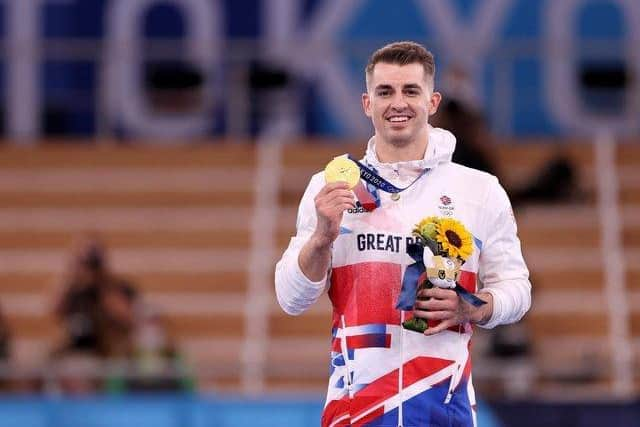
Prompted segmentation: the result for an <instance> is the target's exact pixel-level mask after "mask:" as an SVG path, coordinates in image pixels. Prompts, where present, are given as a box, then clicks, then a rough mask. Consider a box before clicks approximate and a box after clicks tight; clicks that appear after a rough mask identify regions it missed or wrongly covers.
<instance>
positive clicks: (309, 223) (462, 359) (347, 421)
mask: <svg viewBox="0 0 640 427" xmlns="http://www.w3.org/2000/svg"><path fill="white" fill-rule="evenodd" d="M434 75H435V65H434V60H433V56H432V55H431V53H429V52H428V51H427V50H426V49H425V48H424V47H423V46H421V45H419V44H417V43H413V42H398V43H392V44H390V45H387V46H384V47H383V48H381V49H379V50H378V51H376V52H374V54H373V55H372V57H371V59H370V61H369V63H368V64H367V67H366V85H367V92H366V93H365V94H363V95H362V106H363V108H364V112H365V114H366V115H367V116H368V117H370V118H371V121H372V122H373V127H374V129H375V134H374V136H373V137H372V138H371V139H370V140H369V143H368V146H367V151H366V154H365V156H364V158H363V159H362V161H361V162H359V163H357V164H356V165H357V167H359V168H360V169H361V178H362V181H361V182H360V183H359V184H358V185H356V187H355V188H353V192H352V191H351V190H350V186H349V185H348V184H347V183H345V182H329V183H327V182H326V181H325V176H324V175H323V174H322V173H319V174H316V175H314V176H313V178H312V179H311V182H310V183H309V186H308V187H307V190H306V191H305V194H304V196H303V197H302V201H301V202H300V207H299V211H298V221H297V234H296V236H295V237H293V238H292V239H291V242H290V243H289V247H288V248H287V250H286V251H285V253H284V254H283V256H282V259H281V260H280V261H279V262H278V264H277V266H276V273H275V283H276V294H277V297H278V302H279V303H280V306H281V307H282V308H283V310H285V311H286V312H287V313H289V314H292V315H297V314H300V313H302V312H304V311H305V310H306V309H307V308H308V307H310V306H311V305H312V304H313V303H314V302H315V301H316V300H317V299H318V298H319V297H320V296H321V294H322V293H323V292H324V291H325V290H328V295H329V298H330V299H331V303H332V305H333V325H332V338H333V339H332V345H331V368H330V377H329V386H328V391H327V401H326V404H325V408H324V412H323V415H322V425H323V426H351V425H367V426H403V427H417V426H473V425H475V412H474V411H475V409H474V408H475V397H474V392H473V386H472V383H471V360H470V355H469V347H470V340H471V335H472V324H478V325H479V326H481V327H485V328H492V327H494V326H496V325H499V324H505V323H511V322H515V321H517V320H519V319H520V318H521V317H522V316H523V315H524V314H525V313H526V311H527V310H528V309H529V307H530V304H531V284H530V283H529V279H528V277H529V273H528V270H527V267H526V265H525V263H524V260H523V258H522V252H521V249H520V241H519V239H518V237H517V233H516V224H515V220H514V217H513V213H512V211H511V205H510V203H509V199H508V198H507V195H506V193H505V191H504V190H503V188H502V187H501V186H500V184H499V183H498V180H497V179H496V178H495V177H494V176H492V175H489V174H487V173H484V172H480V171H478V170H475V169H470V168H467V167H464V166H461V165H458V164H455V163H453V162H452V161H451V157H452V155H453V151H454V149H455V138H454V136H453V135H452V134H451V133H450V132H448V131H446V130H444V129H438V128H433V127H431V126H430V125H429V123H428V122H429V116H431V115H433V114H435V113H436V111H437V109H438V104H439V103H440V100H441V95H440V94H439V93H438V92H435V91H434ZM342 160H343V162H344V161H345V159H342ZM354 192H355V194H357V195H358V199H359V200H358V201H356V198H355V196H354ZM361 198H366V199H367V200H368V202H367V203H366V204H365V203H364V202H363V200H360V199H361ZM371 200H373V201H375V203H371V202H370V201H371ZM365 207H366V208H365ZM430 217H437V218H442V219H448V220H450V219H455V220H456V221H457V222H456V223H460V224H462V226H463V227H464V228H465V229H466V230H468V231H469V232H470V233H471V235H472V239H470V240H469V242H471V240H473V247H472V248H466V249H468V250H469V251H470V252H471V254H470V256H469V257H468V259H466V260H465V262H464V263H463V265H462V267H461V271H460V272H459V276H457V277H458V279H457V280H458V284H459V285H460V286H461V287H462V288H464V290H465V291H466V293H467V294H468V295H467V296H469V294H470V295H474V296H475V298H476V299H478V300H477V302H479V304H476V305H474V304H470V303H467V302H466V301H465V299H463V298H461V296H460V295H461V294H460V292H456V291H454V290H452V289H442V288H438V287H434V288H431V289H424V290H421V291H419V292H418V296H420V297H421V299H420V300H417V301H416V302H415V305H413V306H411V305H410V306H409V307H404V306H402V304H400V302H399V298H400V295H401V289H402V288H403V285H404V284H403V277H404V276H405V272H406V270H407V266H409V265H410V264H412V263H413V262H414V259H413V258H412V257H410V256H409V255H408V253H407V247H409V246H410V245H413V244H414V243H415V240H414V239H415V236H413V235H412V230H413V229H414V227H415V226H416V224H418V223H420V222H421V221H424V220H425V219H430ZM449 222H450V221H449ZM444 223H446V221H444V220H443V221H442V222H440V224H444ZM433 232H434V233H437V234H438V236H439V237H438V238H442V239H449V240H448V241H447V244H448V245H454V246H455V245H459V244H460V239H459V238H458V236H457V235H455V231H454V230H452V229H450V230H444V229H443V230H440V229H438V228H436V229H434V230H433ZM451 233H453V234H451ZM453 237H456V238H453ZM469 245H471V243H469ZM458 249H460V248H458ZM425 262H426V258H425ZM467 300H468V299H467ZM411 304H413V303H411ZM399 306H401V307H400V308H398V307H399ZM411 318H417V319H426V321H427V322H428V324H429V327H428V328H427V329H426V330H425V331H424V332H423V333H421V332H416V331H414V330H408V329H405V328H403V326H402V325H403V322H405V321H406V320H409V319H411Z"/></svg>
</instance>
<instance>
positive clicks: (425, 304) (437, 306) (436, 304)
mask: <svg viewBox="0 0 640 427" xmlns="http://www.w3.org/2000/svg"><path fill="white" fill-rule="evenodd" d="M416 307H417V308H420V309H422V310H431V311H438V310H449V311H455V310H456V309H457V308H458V304H456V303H455V301H454V300H450V299H435V298H430V299H429V300H428V301H422V300H417V301H416Z"/></svg>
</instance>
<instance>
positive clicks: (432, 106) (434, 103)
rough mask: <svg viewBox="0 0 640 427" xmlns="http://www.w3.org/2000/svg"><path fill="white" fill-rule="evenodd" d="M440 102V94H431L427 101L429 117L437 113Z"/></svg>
mask: <svg viewBox="0 0 640 427" xmlns="http://www.w3.org/2000/svg"><path fill="white" fill-rule="evenodd" d="M440 101H442V94H440V92H433V93H432V94H431V98H430V99H429V115H430V116H433V115H434V114H435V113H436V112H437V111H438V106H439V105H440Z"/></svg>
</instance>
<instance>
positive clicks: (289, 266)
mask: <svg viewBox="0 0 640 427" xmlns="http://www.w3.org/2000/svg"><path fill="white" fill-rule="evenodd" d="M321 185H322V183H321V182H320V181H319V179H318V178H317V176H314V177H313V178H312V179H311V182H310V183H309V185H308V186H307V189H306V191H305V193H304V195H303V196H302V200H301V202H300V206H299V207H298V219H297V222H296V235H295V236H294V237H292V238H291V241H290V242H289V246H288V247H287V249H286V250H285V252H284V254H283V255H282V258H281V259H280V261H278V263H277V264H276V271H275V284H276V297H277V299H278V303H279V304H280V307H282V309H283V310H284V311H285V312H286V313H287V314H291V315H298V314H301V313H302V312H304V311H305V310H306V309H307V308H309V307H310V306H311V305H312V304H313V303H315V302H316V301H317V300H318V298H319V297H320V295H322V292H324V290H325V289H326V287H327V283H328V280H327V277H328V275H325V277H324V278H323V279H322V280H320V281H318V282H313V281H311V280H309V279H308V278H307V277H306V276H305V275H304V273H303V272H302V270H301V269H300V264H299V263H298V256H299V255H300V250H301V249H302V247H303V246H304V245H305V243H306V242H307V240H308V239H309V237H310V236H311V235H312V234H313V231H314V230H315V227H316V221H317V219H316V210H315V204H314V200H313V199H314V197H315V196H316V194H317V193H318V191H320V186H321Z"/></svg>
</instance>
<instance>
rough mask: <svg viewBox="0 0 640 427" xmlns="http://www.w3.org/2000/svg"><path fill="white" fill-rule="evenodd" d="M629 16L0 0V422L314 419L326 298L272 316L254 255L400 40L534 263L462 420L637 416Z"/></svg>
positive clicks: (361, 134)
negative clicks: (506, 201) (475, 411)
mask: <svg viewBox="0 0 640 427" xmlns="http://www.w3.org/2000/svg"><path fill="white" fill-rule="evenodd" d="M639 28H640V3H639V2H636V1H632V0H626V1H625V0H606V1H605V0H599V1H597V0H558V1H528V0H488V1H475V0H455V1H439V0H415V1H410V0H407V1H396V2H387V1H382V0H368V1H366V0H358V1H355V0H340V1H339V0H334V1H330V0H305V1H302V0H300V1H295V0H261V1H259V0H242V1H233V0H220V1H216V0H157V1H154V0H0V99H1V102H0V135H2V139H1V140H0V307H1V308H2V310H1V312H2V316H0V319H1V321H0V325H2V326H1V327H0V356H1V357H2V358H3V360H4V363H3V364H2V366H1V369H0V387H1V388H2V389H3V390H5V392H6V394H5V395H4V397H1V398H0V426H4V425H7V426H14V425H16V426H17V425H20V426H26V425H37V426H52V425H63V424H64V423H66V424H64V425H74V426H75V425H83V424H78V423H80V422H81V421H78V420H79V418H74V417H75V416H76V415H73V414H82V411H83V410H84V411H97V413H100V412H99V411H101V410H109V411H121V410H126V409H122V408H123V406H122V405H124V407H125V408H126V407H127V405H129V404H130V405H131V406H129V407H130V408H133V407H136V408H143V409H140V411H139V412H135V411H132V412H129V414H130V415H131V417H132V418H130V419H129V420H130V422H132V423H135V424H136V425H139V426H142V425H146V424H153V425H168V426H178V425H212V426H213V425H216V426H218V425H269V426H270V425H282V419H281V418H278V414H280V415H282V414H285V413H286V414H289V415H287V417H291V418H290V420H291V424H290V425H309V424H314V423H316V421H315V420H317V415H318V413H319V410H320V407H321V404H322V401H323V394H324V390H325V388H326V379H327V373H328V366H329V357H328V356H329V337H330V303H329V301H328V299H327V298H326V297H323V299H322V300H321V301H320V302H319V303H318V304H317V305H316V306H314V307H313V308H312V309H311V310H310V311H309V312H307V313H305V314H304V315H303V316H301V317H296V318H292V317H289V316H287V315H285V314H284V313H283V312H282V311H281V310H280V308H279V307H278V306H277V303H276V301H275V296H274V292H273V268H274V265H275V261H276V260H277V259H278V258H279V256H280V254H281V252H282V250H283V249H284V248H285V247H286V245H287V243H288V240H289V238H290V236H291V235H292V234H293V233H294V226H295V213H296V208H297V204H298V202H299V200H300V197H301V195H302V192H303V191H304V188H305V186H306V183H307V182H308V179H309V178H310V176H311V175H312V174H313V173H315V172H316V171H318V170H320V169H321V168H322V167H323V166H324V165H325V164H326V162H327V161H328V160H330V159H331V158H332V157H334V156H336V155H339V154H342V153H345V152H350V153H352V154H354V155H361V154H362V153H363V151H364V145H365V141H366V140H367V138H368V137H369V136H370V135H371V133H372V131H373V129H372V127H371V125H370V123H369V122H368V120H367V119H366V117H365V116H364V114H362V111H361V106H360V95H361V93H362V91H363V90H364V78H363V69H364V65H365V63H366V61H367V59H368V56H369V55H370V54H371V52H372V51H373V50H375V49H376V48H378V47H380V46H382V45H383V44H385V43H387V42H390V41H395V40H403V39H411V40H415V41H418V42H421V43H423V44H425V45H426V46H427V47H428V48H429V49H430V50H431V51H432V52H434V54H435V56H436V64H437V76H436V87H437V88H438V89H439V90H440V91H441V92H443V95H444V98H445V102H444V103H443V105H442V108H441V111H440V112H439V113H438V114H437V115H436V116H435V117H434V121H435V123H436V124H437V125H439V126H443V127H446V128H449V129H451V130H452V131H453V132H454V134H456V136H457V137H458V148H457V149H458V154H457V156H458V158H456V161H459V162H461V163H464V164H468V165H471V166H473V167H478V168H481V169H484V170H487V171H489V172H491V173H494V174H496V175H498V177H499V178H500V180H501V182H502V183H503V185H504V186H505V187H506V188H507V190H508V192H509V194H510V196H511V198H512V201H513V204H514V209H515V215H516V218H517V220H518V224H519V234H520V237H521V239H522V244H523V250H524V255H525V258H526V260H527V262H528V264H529V267H530V269H531V274H532V283H533V287H534V293H533V300H534V303H533V307H532V310H531V312H530V313H529V314H528V315H527V316H526V317H525V319H524V320H523V322H521V323H520V324H518V325H514V326H509V327H500V328H498V329H496V330H495V331H490V332H487V331H482V330H478V331H477V333H476V335H475V336H474V340H475V341H474V342H475V344H474V349H473V351H474V382H475V384H476V389H477V394H478V396H479V398H480V399H481V400H482V401H483V402H488V405H486V406H485V405H483V408H484V410H483V411H481V412H482V413H484V414H485V415H486V418H482V422H481V424H480V425H520V426H525V425H549V426H551V425H563V426H567V425H576V426H577V425H602V424H603V421H602V420H603V419H606V420H607V422H608V423H609V424H611V425H634V423H635V422H636V421H637V420H638V419H640V416H638V412H639V409H638V404H637V403H635V402H637V396H638V391H639V390H640V388H639V386H640V377H639V376H638V371H639V368H640V268H639V267H638V265H640V145H639V144H638V136H639V134H640V132H639V128H640V85H639V84H638V73H639V70H640V50H638V46H639V45H640V44H639V42H640V34H639V33H638V32H639V31H640V30H639ZM149 391H155V392H162V393H167V392H170V393H174V394H172V395H171V396H172V397H167V396H166V395H164V394H163V397H158V398H157V399H159V400H151V401H144V400H143V401H142V403H141V401H140V400H139V399H140V398H141V397H140V394H143V393H146V392H149ZM175 393H177V394H175ZM16 395H17V396H16ZM25 395H26V396H29V397H26V396H25ZM73 396H85V397H86V396H90V397H86V398H87V399H89V400H88V401H85V404H86V405H88V406H87V407H82V408H84V409H80V410H79V409H78V408H79V407H78V406H74V405H75V403H73V402H74V400H69V401H67V400H65V399H67V398H71V397H73ZM127 396H129V397H127ZM229 396H233V399H238V400H232V401H230V400H229ZM301 396H302V398H301ZM294 397H295V398H294ZM52 398H55V399H58V398H60V399H62V400H61V401H58V400H55V401H51V400H50V399H52ZM103 398H104V399H106V400H104V399H103ZM113 398H115V400H109V399H113ZM118 399H122V400H118ZM162 399H168V400H162ZM246 399H248V400H246ZM56 402H57V403H56ZM159 402H160V403H159ZM168 402H170V403H168ZM67 404H68V406H67ZM110 404H114V405H115V406H108V405H110ZM298 404H299V405H298ZM104 405H107V406H104ZM136 405H137V406H136ZM270 405H271V406H270ZM273 405H275V406H273ZM297 405H298V406H297ZM300 405H301V406H300ZM158 407H164V408H165V409H166V412H160V413H159V412H158ZM87 408H91V409H87ZM100 408H102V409H100ZM104 408H108V409H104ZM144 408H147V409H148V410H145V409H144ZM167 408H169V409H167ZM203 408H204V409H203ZM238 408H245V409H246V411H248V412H243V411H242V410H239V409H238ZM36 409H37V410H36ZM74 411H75V412H74ZM78 411H80V412H78ZM203 411H204V412H203ZM225 411H229V412H228V414H229V415H228V418H224V417H227V415H219V416H218V417H217V418H216V417H215V416H214V415H202V414H214V413H215V414H226V413H227V412H225ZM252 411H253V412H252ZM241 413H244V416H245V418H242V416H241ZM492 413H493V414H494V416H493V417H492V416H491V414H492ZM2 414H4V415H5V416H4V417H2ZM69 414H71V415H69ZM247 414H251V415H247ZM296 414H297V415H296ZM523 414H528V415H523ZM485 415H483V417H484V416H485ZM64 417H68V418H64ZM136 417H138V418H136ZM220 417H222V418H220ZM247 417H249V418H250V419H251V420H252V421H251V422H249V421H247ZM100 419H101V420H104V418H100V417H97V418H96V419H95V421H92V422H89V424H84V425H103V424H97V423H98V422H99V421H98V420H100ZM65 420H66V421H65ZM154 420H155V421H154ZM309 420H311V421H309ZM634 420H635V421H634ZM87 422H88V421H87ZM124 422H125V421H123V420H120V421H117V420H115V419H114V421H113V423H115V424H114V425H125V424H122V423H124ZM260 422H262V424H259V423H260ZM61 423H62V424H61ZM158 423H160V424H158ZM132 425H133V424H132Z"/></svg>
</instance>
